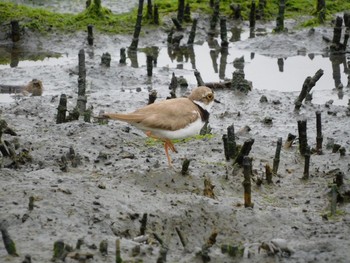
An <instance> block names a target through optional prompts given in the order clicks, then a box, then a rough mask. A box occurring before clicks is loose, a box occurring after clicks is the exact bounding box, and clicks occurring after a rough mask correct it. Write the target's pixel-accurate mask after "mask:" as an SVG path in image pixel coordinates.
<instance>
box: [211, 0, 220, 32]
mask: <svg viewBox="0 0 350 263" xmlns="http://www.w3.org/2000/svg"><path fill="white" fill-rule="evenodd" d="M219 14H220V1H218V0H217V1H215V4H214V12H213V15H212V16H211V19H210V29H209V35H210V36H214V35H215V28H216V24H217V23H218V21H219Z"/></svg>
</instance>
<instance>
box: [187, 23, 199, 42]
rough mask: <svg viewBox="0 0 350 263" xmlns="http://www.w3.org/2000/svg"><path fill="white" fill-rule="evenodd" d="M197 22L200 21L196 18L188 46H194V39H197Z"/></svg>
mask: <svg viewBox="0 0 350 263" xmlns="http://www.w3.org/2000/svg"><path fill="white" fill-rule="evenodd" d="M197 22H198V19H197V18H194V19H193V21H192V27H191V31H190V36H189V37H188V41H187V45H193V42H194V38H195V37H196V29H197Z"/></svg>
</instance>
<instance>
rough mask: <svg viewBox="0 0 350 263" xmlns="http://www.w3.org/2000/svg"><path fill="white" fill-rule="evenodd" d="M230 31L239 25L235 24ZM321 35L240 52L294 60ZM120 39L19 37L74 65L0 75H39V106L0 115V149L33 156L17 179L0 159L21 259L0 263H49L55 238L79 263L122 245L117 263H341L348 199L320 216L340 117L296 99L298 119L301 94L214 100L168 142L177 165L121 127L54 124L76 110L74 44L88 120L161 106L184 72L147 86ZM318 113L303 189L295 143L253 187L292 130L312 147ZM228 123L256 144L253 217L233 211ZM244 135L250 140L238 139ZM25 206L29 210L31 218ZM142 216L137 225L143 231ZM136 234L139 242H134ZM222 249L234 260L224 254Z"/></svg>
mask: <svg viewBox="0 0 350 263" xmlns="http://www.w3.org/2000/svg"><path fill="white" fill-rule="evenodd" d="M168 24H170V22H169V23H168ZM241 25H242V27H244V28H247V25H246V24H245V23H242V24H241ZM291 25H292V23H291ZM230 26H231V25H230ZM260 26H261V27H267V26H271V24H267V25H265V24H263V25H260ZM207 28H208V25H207V24H206V22H204V21H200V23H199V27H198V33H197V38H196V39H197V40H205V38H206V36H207V35H206V29H207ZM332 30H333V29H332V28H331V27H322V28H315V32H314V34H313V35H312V37H310V35H309V30H307V29H306V30H301V31H295V30H293V28H290V29H289V32H290V33H284V34H280V35H273V34H269V35H267V36H263V37H259V38H255V39H248V40H247V41H243V42H241V43H238V44H237V45H240V46H242V47H244V48H247V49H249V48H251V49H252V50H253V49H254V51H255V52H259V51H260V52H261V53H264V54H268V53H270V55H272V56H273V55H276V53H275V51H276V52H278V53H279V54H278V56H279V55H280V54H284V56H286V57H287V56H291V55H295V54H296V52H297V50H298V49H301V48H306V49H307V51H310V52H317V51H318V52H323V50H324V48H325V47H326V44H325V43H324V42H323V41H322V36H323V35H328V36H329V37H332ZM292 32H293V33H292ZM166 37H167V35H166V32H165V31H164V28H161V29H157V30H154V31H151V30H148V31H147V34H143V35H142V37H141V38H140V42H139V47H146V46H150V45H164V46H166ZM298 39H299V40H300V39H303V42H301V41H297V40H298ZM282 40H283V45H281V44H280V43H281V42H280V41H282ZM8 41H9V40H8ZM130 43H131V36H120V35H115V36H107V35H102V34H98V33H96V34H95V44H94V46H93V47H89V46H88V45H87V41H86V33H85V32H78V33H75V34H71V35H61V34H56V33H55V34H48V35H46V36H39V35H36V34H35V33H32V32H27V33H26V35H25V37H24V39H23V40H22V42H21V43H20V45H22V46H23V47H26V48H28V49H30V48H31V47H37V46H40V47H41V48H42V49H43V50H50V51H53V52H58V53H65V54H70V55H72V54H76V59H74V61H70V60H67V62H66V63H64V64H58V65H55V64H54V63H53V65H43V66H40V65H39V66H35V65H34V66H32V67H23V68H22V67H21V66H18V67H16V68H5V69H2V70H1V71H0V79H1V81H2V82H5V83H6V82H7V84H14V83H15V82H16V84H18V83H23V84H25V83H27V82H28V81H30V80H31V79H33V78H37V79H41V80H42V82H43V85H44V88H45V91H44V93H43V95H42V96H40V97H23V98H21V99H19V100H16V101H14V102H12V103H7V104H6V103H5V104H2V105H0V110H1V115H0V117H1V119H3V120H6V122H7V123H8V125H9V127H11V128H12V129H13V130H14V131H15V132H16V133H17V136H11V135H8V134H4V135H3V136H2V140H8V141H10V142H16V145H18V149H17V150H16V152H17V153H18V154H20V153H21V152H22V151H23V150H25V151H28V153H29V155H30V156H31V160H30V161H29V160H28V159H26V160H25V162H24V163H23V164H20V165H19V167H17V168H16V169H13V168H6V165H8V164H9V163H10V161H9V160H8V159H6V158H1V160H2V168H0V173H1V176H0V222H1V224H2V227H3V228H6V229H7V231H8V233H9V234H10V236H11V238H12V239H13V241H14V242H15V244H16V248H17V253H18V254H19V257H13V256H9V255H8V254H7V252H6V250H5V247H4V245H3V243H1V244H0V261H1V262H22V260H23V259H24V257H25V255H27V254H28V255H30V256H31V258H32V262H49V261H50V260H51V259H52V258H53V256H54V249H53V248H54V243H55V242H56V241H59V240H61V241H63V242H64V243H65V244H69V245H70V246H72V247H73V248H74V252H77V253H79V255H77V253H75V254H74V253H73V254H69V255H68V256H67V257H66V262H77V260H76V259H74V257H75V258H80V259H81V261H82V262H84V259H85V258H88V257H93V259H90V260H86V261H87V262H115V258H116V250H115V243H116V240H120V249H121V251H120V252H121V258H122V259H123V261H128V262H139V261H142V262H156V261H157V259H158V260H159V261H158V262H162V261H161V260H160V258H162V257H161V255H162V253H163V256H164V254H165V253H164V251H166V252H167V253H166V259H167V262H205V261H206V260H208V259H209V258H210V259H211V262H327V261H328V262H347V261H348V259H349V257H350V251H349V249H348V248H349V246H350V240H349V236H350V227H349V226H350V214H349V212H350V206H349V204H348V203H347V202H344V203H342V204H338V206H337V211H336V215H335V216H330V200H331V199H330V194H329V193H330V185H331V184H332V183H333V180H334V178H335V174H336V173H337V172H339V171H341V172H343V173H344V176H345V178H344V183H345V184H348V183H349V169H350V167H349V162H350V157H349V152H350V136H349V127H350V125H349V124H350V119H349V118H350V117H349V116H347V111H348V109H347V107H342V106H334V105H332V104H328V105H327V106H326V105H316V104H313V103H312V102H311V103H307V104H305V103H303V106H302V107H301V109H300V110H299V111H297V112H296V111H294V100H295V99H296V97H297V95H298V92H297V93H295V92H294V93H280V92H277V91H264V90H254V89H253V90H252V91H251V92H249V93H248V94H247V95H245V94H241V93H239V92H235V91H232V90H215V95H216V98H217V99H218V100H220V101H221V103H220V104H216V105H215V106H214V107H213V112H212V114H211V116H210V126H211V128H212V136H211V137H210V136H207V137H204V138H196V139H195V138H194V139H190V140H186V141H185V142H178V143H177V144H176V147H177V150H178V153H171V156H172V158H173V163H174V167H175V168H174V169H171V168H169V167H168V164H167V160H166V157H165V155H164V150H163V147H162V145H161V143H155V142H153V141H152V140H150V139H147V138H146V137H145V135H144V134H143V133H142V132H140V131H138V130H137V129H135V128H133V127H130V126H129V125H127V124H125V123H121V122H112V121H110V122H109V123H108V124H104V125H101V124H99V123H98V122H96V121H92V122H90V123H89V122H84V120H83V119H80V120H78V121H72V122H67V123H63V124H56V114H57V107H58V103H59V97H60V95H61V94H62V93H65V94H67V96H68V110H72V109H73V108H74V107H75V105H76V100H77V65H78V51H79V50H80V49H82V48H84V49H85V52H86V66H87V80H88V88H87V92H88V103H87V104H88V107H90V106H92V107H93V114H94V115H98V114H99V112H100V111H109V112H110V111H116V112H128V111H131V110H133V109H135V108H137V107H140V106H143V105H145V104H146V103H147V101H148V93H149V89H156V90H157V92H158V100H162V99H165V98H166V97H167V96H169V88H168V87H169V84H170V80H171V75H172V73H173V72H174V73H175V75H176V76H181V75H183V76H186V75H192V74H193V71H190V72H189V71H185V70H181V69H171V68H155V69H154V72H153V77H152V78H148V77H147V71H146V68H145V67H141V68H133V67H130V66H122V65H120V64H119V50H120V48H121V47H127V46H128V45H129V44H130ZM257 43H260V44H262V43H264V45H262V46H263V49H264V50H261V49H260V50H259V45H257ZM298 43H299V44H298ZM8 45H11V43H10V42H8ZM231 45H232V43H231ZM274 47H275V48H274ZM104 52H109V53H110V54H111V55H112V62H111V67H110V68H107V67H104V66H101V65H100V62H101V55H102V53H104ZM208 63H211V62H208ZM305 77H307V76H305ZM203 78H205V76H203ZM206 81H210V80H207V79H206ZM271 81H273V76H271ZM253 85H254V83H253ZM195 86H196V83H194V82H193V83H189V87H188V89H180V88H179V89H178V90H177V93H178V96H181V95H183V94H185V93H186V92H187V91H188V90H190V89H192V88H193V87H195ZM301 86H302V83H300V88H301ZM315 92H317V91H315ZM262 95H265V96H266V97H267V100H268V101H267V102H266V103H261V102H260V98H261V96H262ZM317 110H318V111H320V112H321V113H322V123H323V138H324V140H323V154H322V155H317V154H312V155H311V160H310V178H309V179H308V180H302V179H301V178H302V177H303V173H304V157H302V156H301V155H300V153H299V147H298V143H297V142H296V143H295V144H293V146H292V147H290V148H282V151H281V157H280V165H279V169H278V175H276V176H274V177H273V184H270V185H268V184H267V183H266V181H265V180H263V183H262V184H261V185H259V186H258V185H257V184H256V181H257V179H258V178H265V165H266V164H270V166H272V162H273V158H274V155H275V150H276V143H277V140H278V138H280V137H281V138H282V139H283V142H285V140H286V139H287V136H288V134H289V133H291V134H294V135H298V129H297V121H298V120H300V119H306V120H307V136H308V143H309V145H310V146H311V147H315V144H316V125H315V123H316V116H315V112H316V111H317ZM266 120H270V121H266ZM231 124H234V127H235V131H236V137H237V138H236V140H237V144H239V145H242V144H243V143H244V141H246V140H248V139H249V138H253V139H254V140H255V142H254V144H253V146H252V149H251V152H250V154H249V156H250V157H252V160H253V178H254V180H253V182H252V201H253V203H254V207H253V208H245V207H244V199H243V194H244V192H243V186H242V181H243V170H242V169H241V168H239V167H237V166H236V167H233V165H232V160H231V161H229V162H226V160H225V156H224V147H223V143H222V136H223V134H225V133H227V127H228V126H229V125H231ZM245 126H249V127H250V131H246V130H241V129H242V128H244V127H245ZM332 143H336V144H339V145H341V146H342V147H344V148H345V150H346V153H345V155H344V156H341V155H340V153H339V152H336V153H332ZM326 146H328V147H326ZM71 149H74V152H73V151H72V150H71ZM69 153H70V154H69ZM62 157H63V158H62ZM185 158H187V159H191V160H192V161H191V162H190V166H189V171H188V174H186V175H182V174H181V173H180V170H181V166H182V162H183V160H184V159H185ZM63 159H66V160H67V161H66V162H64V161H62V160H63ZM205 179H209V180H211V182H212V184H213V185H215V188H214V194H215V198H210V197H207V196H204V195H203V189H204V180H205ZM30 198H32V200H34V206H33V207H31V209H29V200H30ZM145 214H147V223H146V224H145V226H146V228H145V229H141V225H142V219H143V218H145ZM178 233H180V234H181V235H182V237H183V243H182V242H181V240H180V235H179V234H178ZM213 233H217V236H216V239H215V240H213V239H212V240H211V244H212V246H211V247H210V248H209V249H207V250H203V249H202V248H203V245H205V244H208V242H209V241H208V240H209V239H210V237H211V236H212V237H213V235H212V234H213ZM142 234H144V235H145V236H143V237H141V238H140V235H142ZM273 239H284V240H285V241H286V242H287V246H288V250H289V252H290V253H286V252H283V253H280V252H279V253H277V254H276V255H269V254H268V253H267V251H266V250H263V249H262V250H261V251H260V253H259V245H260V244H261V243H262V242H269V241H271V240H273ZM78 240H80V241H79V242H81V241H83V243H82V245H81V246H80V249H76V248H75V247H76V244H77V242H78ZM102 241H106V242H107V244H108V249H107V250H108V254H106V255H103V254H102V253H101V252H100V251H99V246H100V243H101V242H102ZM161 243H162V244H161ZM209 243H210V242H209ZM224 247H229V248H230V251H231V253H228V252H227V251H225V249H224V250H222V249H223V248H224ZM236 247H237V248H238V250H239V251H241V250H245V255H242V254H241V253H240V252H238V253H235V252H236V250H235V248H236ZM277 251H278V250H277ZM247 256H249V257H247ZM163 259H164V257H163ZM56 261H59V259H56ZM163 262H164V261H163Z"/></svg>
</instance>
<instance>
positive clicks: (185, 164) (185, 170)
mask: <svg viewBox="0 0 350 263" xmlns="http://www.w3.org/2000/svg"><path fill="white" fill-rule="evenodd" d="M190 163H191V159H187V158H186V159H185V160H184V161H183V163H182V168H181V174H182V175H186V174H187V173H188V167H189V166H190Z"/></svg>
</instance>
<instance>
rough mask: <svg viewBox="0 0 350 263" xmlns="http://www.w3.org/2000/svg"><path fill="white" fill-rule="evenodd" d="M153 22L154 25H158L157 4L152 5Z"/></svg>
mask: <svg viewBox="0 0 350 263" xmlns="http://www.w3.org/2000/svg"><path fill="white" fill-rule="evenodd" d="M153 13H154V14H153V23H154V24H155V25H159V12H158V5H154V12H153Z"/></svg>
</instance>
